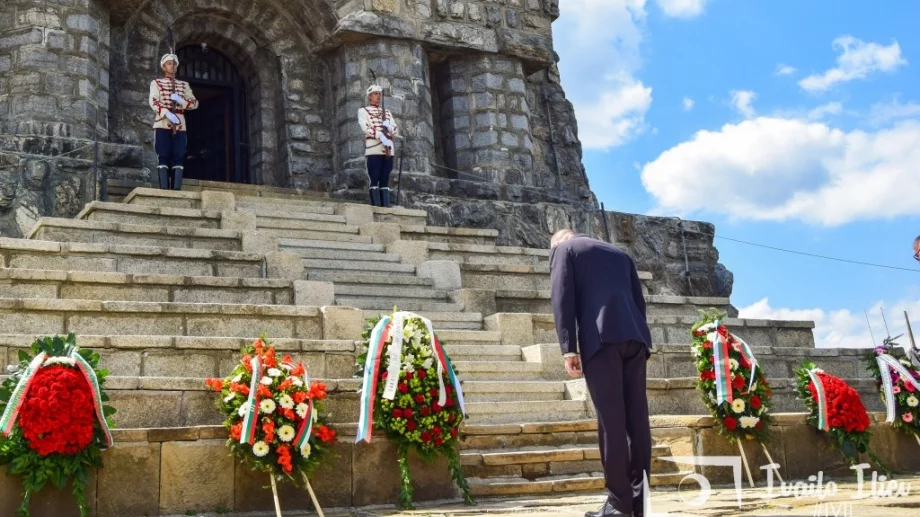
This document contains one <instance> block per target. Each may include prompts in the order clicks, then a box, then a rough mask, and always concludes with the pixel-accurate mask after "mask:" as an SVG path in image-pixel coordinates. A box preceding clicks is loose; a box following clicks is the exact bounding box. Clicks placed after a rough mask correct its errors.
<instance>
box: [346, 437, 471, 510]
mask: <svg viewBox="0 0 920 517" xmlns="http://www.w3.org/2000/svg"><path fill="white" fill-rule="evenodd" d="M353 450H354V456H353V457H354V469H353V473H354V484H353V486H354V487H360V488H361V489H360V490H357V489H356V490H355V493H354V499H353V504H354V506H368V505H374V504H392V503H393V501H396V500H397V499H398V497H399V476H381V475H380V471H379V469H378V468H375V466H379V465H390V466H393V468H395V466H396V465H397V455H396V446H395V445H394V444H393V443H392V442H390V441H389V440H386V439H381V440H377V441H374V442H373V443H370V444H367V443H364V442H362V443H359V444H357V445H355V446H354V449H353ZM409 470H410V471H411V473H412V481H413V485H414V488H415V494H414V496H415V500H416V501H432V500H440V499H452V498H454V497H456V489H455V488H454V484H453V482H452V481H451V479H450V475H449V473H448V470H447V461H446V460H445V459H444V458H443V457H439V458H438V459H437V460H435V461H434V462H433V463H431V464H428V463H425V462H422V461H421V460H420V459H419V458H418V456H417V455H416V454H415V453H414V452H410V453H409Z"/></svg>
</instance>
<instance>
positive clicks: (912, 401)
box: [907, 395, 920, 407]
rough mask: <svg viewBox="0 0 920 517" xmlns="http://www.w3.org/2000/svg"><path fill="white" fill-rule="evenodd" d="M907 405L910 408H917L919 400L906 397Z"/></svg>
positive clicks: (913, 397) (919, 403)
mask: <svg viewBox="0 0 920 517" xmlns="http://www.w3.org/2000/svg"><path fill="white" fill-rule="evenodd" d="M907 405H908V406H910V407H917V406H918V405H920V400H917V397H915V396H913V395H911V396H909V397H907Z"/></svg>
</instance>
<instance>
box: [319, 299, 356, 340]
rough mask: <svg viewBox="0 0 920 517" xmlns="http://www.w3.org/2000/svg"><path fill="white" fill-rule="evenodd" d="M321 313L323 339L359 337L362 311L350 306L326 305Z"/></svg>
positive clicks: (353, 338) (354, 338)
mask: <svg viewBox="0 0 920 517" xmlns="http://www.w3.org/2000/svg"><path fill="white" fill-rule="evenodd" d="M322 313H323V337H322V338H323V339H351V340H357V339H361V333H362V332H364V325H365V321H364V312H363V311H362V310H361V309H353V308H351V307H335V306H326V307H323V308H322Z"/></svg>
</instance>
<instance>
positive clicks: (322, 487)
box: [310, 437, 375, 508]
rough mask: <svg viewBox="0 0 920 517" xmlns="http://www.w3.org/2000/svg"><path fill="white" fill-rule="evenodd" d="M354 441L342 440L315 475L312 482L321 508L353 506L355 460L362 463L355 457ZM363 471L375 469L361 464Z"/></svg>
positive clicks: (333, 448) (333, 447) (332, 449)
mask: <svg viewBox="0 0 920 517" xmlns="http://www.w3.org/2000/svg"><path fill="white" fill-rule="evenodd" d="M353 441H354V439H348V438H344V437H343V438H342V439H341V440H339V441H338V442H337V443H336V444H335V445H333V446H332V448H331V450H330V453H331V454H330V455H329V456H327V459H326V460H325V461H324V462H323V464H322V465H321V466H320V467H319V468H318V469H317V470H316V472H314V473H313V477H312V479H311V480H310V482H311V483H312V485H313V490H314V491H315V492H316V498H317V499H318V500H319V504H320V506H323V507H324V508H346V507H350V506H352V504H353V497H354V496H353V492H354V491H355V488H354V485H353V484H352V480H353V477H354V474H353V472H354V470H355V460H356V459H357V460H358V461H362V460H361V458H355V456H354V447H355V445H354V444H353V443H351V442H353ZM360 468H362V469H373V468H375V467H374V466H372V465H369V464H367V463H363V462H362V463H361V465H360Z"/></svg>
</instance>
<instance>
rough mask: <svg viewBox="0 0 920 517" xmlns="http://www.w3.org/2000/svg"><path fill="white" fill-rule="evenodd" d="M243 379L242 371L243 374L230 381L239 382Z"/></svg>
mask: <svg viewBox="0 0 920 517" xmlns="http://www.w3.org/2000/svg"><path fill="white" fill-rule="evenodd" d="M242 380H243V374H242V373H241V374H239V375H237V376H236V377H234V378H233V379H232V380H231V381H230V382H237V383H238V382H240V381H242Z"/></svg>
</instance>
